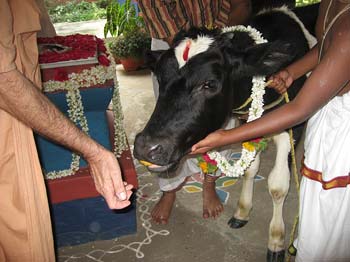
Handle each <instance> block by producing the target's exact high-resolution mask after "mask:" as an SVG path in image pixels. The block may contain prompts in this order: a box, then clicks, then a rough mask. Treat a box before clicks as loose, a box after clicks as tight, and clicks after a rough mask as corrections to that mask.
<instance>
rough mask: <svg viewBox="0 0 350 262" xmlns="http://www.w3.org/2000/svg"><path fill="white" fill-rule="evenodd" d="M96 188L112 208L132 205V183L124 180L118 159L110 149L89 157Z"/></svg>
mask: <svg viewBox="0 0 350 262" xmlns="http://www.w3.org/2000/svg"><path fill="white" fill-rule="evenodd" d="M87 161H88V163H89V166H90V170H91V173H92V176H93V178H94V182H95V187H96V190H97V191H98V192H99V193H100V194H101V195H102V196H103V197H104V198H105V199H106V202H107V204H108V207H109V208H110V209H122V208H124V207H127V206H128V205H130V201H129V198H130V196H131V194H132V191H131V189H132V185H129V184H127V183H126V182H123V180H122V176H121V171H120V167H119V163H118V160H117V159H116V157H115V156H114V154H113V153H112V152H110V151H108V150H105V149H103V150H101V151H100V152H99V153H98V154H95V155H93V156H92V157H90V158H88V159H87Z"/></svg>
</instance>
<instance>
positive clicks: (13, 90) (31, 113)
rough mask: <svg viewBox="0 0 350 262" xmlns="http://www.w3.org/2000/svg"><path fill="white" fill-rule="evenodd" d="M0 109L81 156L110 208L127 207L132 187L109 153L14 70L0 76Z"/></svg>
mask: <svg viewBox="0 0 350 262" xmlns="http://www.w3.org/2000/svg"><path fill="white" fill-rule="evenodd" d="M0 108H1V109H3V110H4V111H6V112H8V113H9V114H11V115H12V116H14V117H16V118H17V119H18V120H20V121H22V122H23V123H24V124H26V125H27V126H29V127H31V128H32V129H34V130H35V131H36V132H38V133H40V134H42V135H43V136H45V137H47V138H49V139H51V140H53V141H55V142H57V143H59V144H61V145H63V146H65V147H68V148H70V149H72V150H73V151H75V152H78V153H80V154H81V155H83V157H84V158H85V159H86V160H87V161H88V163H89V167H90V169H91V171H92V176H93V178H94V182H95V186H96V189H97V191H98V192H99V193H100V194H101V195H103V196H104V197H105V199H106V202H107V204H108V206H109V207H110V208H113V209H119V208H124V207H126V206H128V205H129V204H130V201H129V200H128V199H129V197H130V195H131V188H132V187H131V186H129V185H127V186H125V185H124V184H123V181H122V177H121V171H120V167H119V164H118V161H117V159H116V158H115V156H114V155H113V153H112V152H110V151H108V150H107V149H105V148H104V147H102V146H101V145H100V144H98V143H97V142H96V141H94V140H93V139H91V138H90V137H89V136H87V135H86V134H85V133H84V132H82V131H81V130H80V129H78V128H77V127H76V126H75V125H74V124H73V123H72V122H71V121H70V120H69V119H68V118H66V117H65V116H64V115H63V114H62V113H61V112H60V111H59V110H58V109H57V108H56V107H55V106H54V105H53V104H52V103H51V102H50V101H49V100H48V99H47V97H46V96H45V95H43V94H42V93H41V92H40V91H39V89H38V88H37V87H35V86H34V85H33V83H31V82H30V81H29V80H28V79H27V78H25V77H24V76H23V75H22V74H21V73H20V72H19V71H17V70H16V69H15V70H11V71H9V72H3V73H0ZM117 196H118V197H117Z"/></svg>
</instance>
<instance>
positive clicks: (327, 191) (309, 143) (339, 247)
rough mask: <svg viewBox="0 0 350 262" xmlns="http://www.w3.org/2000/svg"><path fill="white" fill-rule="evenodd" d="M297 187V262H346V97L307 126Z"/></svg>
mask: <svg viewBox="0 0 350 262" xmlns="http://www.w3.org/2000/svg"><path fill="white" fill-rule="evenodd" d="M304 146H305V159H304V165H305V167H304V168H303V171H302V173H303V178H302V181H301V187H300V211H299V212H300V213H299V218H300V219H299V233H298V239H297V240H296V241H295V246H296V248H297V257H296V261H297V262H314V261H318V262H320V261H327V262H330V261H332V262H333V261H334V262H335V261H336V262H340V261H341V262H345V261H346V262H349V261H350V184H349V183H350V177H349V176H350V92H349V93H346V94H344V95H343V96H337V97H335V98H333V99H332V100H331V101H330V102H329V103H328V104H327V105H325V106H324V107H323V108H322V109H321V110H319V111H318V112H317V113H316V114H315V115H314V116H313V117H312V118H311V119H310V120H309V121H308V126H307V130H306V138H305V145H304Z"/></svg>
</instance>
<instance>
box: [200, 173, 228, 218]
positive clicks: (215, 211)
mask: <svg viewBox="0 0 350 262" xmlns="http://www.w3.org/2000/svg"><path fill="white" fill-rule="evenodd" d="M216 179H217V177H212V176H208V175H204V181H203V218H209V217H212V218H217V217H218V216H219V215H220V214H221V213H222V211H224V206H223V205H222V203H221V201H220V199H219V197H218V195H217V194H216V191H215V180H216Z"/></svg>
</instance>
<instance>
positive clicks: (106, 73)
mask: <svg viewBox="0 0 350 262" xmlns="http://www.w3.org/2000/svg"><path fill="white" fill-rule="evenodd" d="M108 59H109V60H110V61H111V63H110V65H109V66H102V65H97V66H93V67H91V68H90V69H84V70H83V71H82V72H80V73H71V74H69V75H68V80H66V81H62V82H61V81H53V80H50V81H47V82H44V83H43V91H44V92H55V91H67V94H66V98H67V104H68V108H69V109H68V116H69V118H70V119H71V120H72V121H73V122H74V123H75V124H76V125H80V127H81V129H82V130H83V132H85V133H86V134H88V132H89V127H88V123H87V120H86V117H85V115H84V107H83V103H82V98H81V95H80V90H79V88H82V87H89V86H92V85H97V84H103V83H105V82H106V81H107V80H109V79H113V80H114V90H113V97H112V111H113V115H114V123H113V125H114V154H115V155H116V157H119V156H120V154H121V153H122V152H123V151H124V150H126V149H127V147H128V145H127V140H126V134H125V131H124V127H123V113H122V107H121V102H120V95H119V85H118V80H117V76H116V65H115V62H114V59H113V57H112V56H111V55H108ZM79 163H80V156H79V155H78V154H76V153H72V162H71V164H70V168H69V169H66V170H60V171H51V172H48V173H46V174H45V177H46V178H47V179H56V178H62V177H66V176H71V175H74V174H75V172H76V171H78V170H79Z"/></svg>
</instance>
